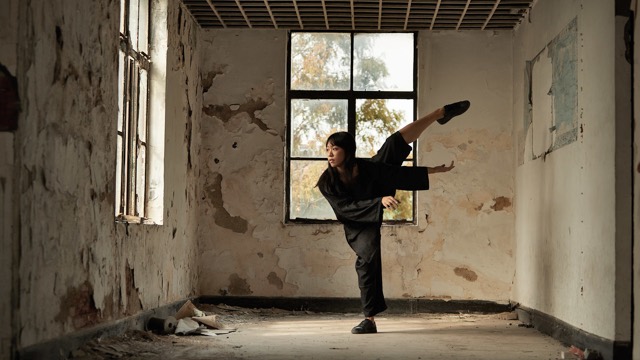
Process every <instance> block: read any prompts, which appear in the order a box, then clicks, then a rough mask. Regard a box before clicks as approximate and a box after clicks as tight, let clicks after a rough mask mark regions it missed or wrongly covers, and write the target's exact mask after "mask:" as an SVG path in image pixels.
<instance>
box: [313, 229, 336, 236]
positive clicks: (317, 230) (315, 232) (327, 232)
mask: <svg viewBox="0 0 640 360" xmlns="http://www.w3.org/2000/svg"><path fill="white" fill-rule="evenodd" d="M320 234H322V235H327V234H331V230H320V229H316V231H314V232H312V233H311V235H313V236H318V235H320Z"/></svg>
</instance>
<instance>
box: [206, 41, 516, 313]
mask: <svg viewBox="0 0 640 360" xmlns="http://www.w3.org/2000/svg"><path fill="white" fill-rule="evenodd" d="M200 45H201V48H200V51H201V54H202V56H203V57H202V67H201V70H202V73H201V76H202V79H203V107H202V117H203V118H202V148H201V149H202V152H201V154H200V156H201V157H200V161H201V166H202V176H201V178H200V184H199V187H200V188H201V189H202V192H201V197H199V201H200V203H199V207H200V209H201V212H200V217H199V221H198V224H199V225H198V234H199V240H200V249H201V251H202V256H201V259H200V275H199V284H200V287H199V292H200V293H201V294H202V295H251V296H285V297H295V296H319V297H321V296H327V297H358V296H359V290H358V287H357V280H356V275H355V271H354V261H355V257H354V255H353V252H352V251H351V249H350V248H349V247H348V245H347V243H346V241H345V239H344V233H343V230H342V227H341V226H340V225H285V224H283V219H284V207H285V204H284V197H285V191H284V186H285V180H284V168H283V166H284V146H285V139H286V129H285V124H286V120H285V109H286V102H285V101H286V98H285V85H286V64H287V54H286V49H287V33H286V32H285V31H268V30H251V31H229V30H223V31H204V32H203V38H202V41H201V42H200ZM511 46H512V42H511V35H510V34H503V35H495V34H489V35H488V34H484V33H480V32H478V33H467V34H429V33H427V32H425V33H421V34H420V44H419V53H420V68H419V72H420V76H421V81H420V82H419V83H420V84H421V88H420V90H419V91H420V98H421V102H420V106H419V112H420V114H425V113H427V111H431V110H433V109H435V108H436V107H439V106H442V105H443V104H445V103H449V102H453V101H456V100H460V99H463V98H468V99H470V100H471V101H472V103H473V105H472V108H471V110H470V111H469V113H468V114H467V115H465V116H464V117H462V118H460V119H457V120H455V121H452V122H451V123H450V125H447V126H446V127H442V128H436V127H434V128H433V131H431V130H429V131H428V132H429V133H428V134H425V135H423V137H422V138H421V140H420V144H419V161H420V163H421V164H425V165H426V164H429V165H439V164H442V163H447V162H450V161H451V160H455V162H456V168H455V169H454V170H453V171H452V172H451V173H450V174H442V175H440V176H438V175H434V176H433V178H432V189H431V190H430V191H427V192H424V193H420V194H419V195H418V217H419V223H418V225H417V226H389V227H384V228H383V244H382V247H383V252H382V254H383V255H382V257H383V267H384V270H383V271H384V276H385V294H386V295H387V296H388V297H390V298H402V297H433V298H446V299H449V298H452V299H482V300H499V301H506V300H508V299H509V298H510V291H511V284H512V280H513V274H514V267H515V265H514V242H513V224H514V215H513V214H514V208H513V202H514V199H513V154H514V152H513V149H512V140H511V133H512V130H511V126H512V124H511V120H510V113H511V92H510V89H511V83H512V78H511V76H512V72H511V68H510V66H511V65H510V64H511V63H512V61H511V52H512V48H511ZM257 59H259V61H257Z"/></svg>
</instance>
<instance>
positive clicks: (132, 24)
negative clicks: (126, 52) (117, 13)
mask: <svg viewBox="0 0 640 360" xmlns="http://www.w3.org/2000/svg"><path fill="white" fill-rule="evenodd" d="M138 1H139V0H129V34H128V35H129V36H131V46H133V49H134V50H138V9H139V7H138Z"/></svg>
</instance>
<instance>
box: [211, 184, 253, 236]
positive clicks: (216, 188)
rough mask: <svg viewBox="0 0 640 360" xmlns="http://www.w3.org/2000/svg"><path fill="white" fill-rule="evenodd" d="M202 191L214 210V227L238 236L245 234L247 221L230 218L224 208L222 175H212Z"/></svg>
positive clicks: (234, 217)
mask: <svg viewBox="0 0 640 360" xmlns="http://www.w3.org/2000/svg"><path fill="white" fill-rule="evenodd" d="M210 181H211V182H210ZM204 191H205V193H206V194H207V197H208V198H209V201H210V203H211V206H213V208H214V209H215V210H216V213H215V215H213V220H214V222H215V223H216V225H218V226H221V227H223V228H225V229H229V230H231V231H233V232H236V233H239V234H244V233H245V232H247V228H248V223H247V220H245V219H243V218H241V217H239V216H231V214H229V212H228V211H227V209H225V208H224V200H223V199H222V174H220V173H214V174H213V177H212V179H211V180H207V184H205V188H204Z"/></svg>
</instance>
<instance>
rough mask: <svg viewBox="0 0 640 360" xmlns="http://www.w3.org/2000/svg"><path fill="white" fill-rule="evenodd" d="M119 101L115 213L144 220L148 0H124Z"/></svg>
mask: <svg viewBox="0 0 640 360" xmlns="http://www.w3.org/2000/svg"><path fill="white" fill-rule="evenodd" d="M121 16H122V18H121V23H120V24H121V25H120V52H119V53H120V66H121V69H120V76H119V78H120V82H121V83H120V84H119V86H120V87H119V89H120V98H121V99H120V101H119V112H118V114H119V115H118V116H119V119H118V129H117V138H118V140H117V160H116V161H117V167H116V171H118V172H119V174H118V177H117V178H118V183H117V184H116V191H117V195H116V196H117V198H116V209H115V210H116V217H117V219H118V220H123V221H128V222H131V221H133V222H141V221H142V220H143V219H144V218H145V214H146V212H147V209H146V204H147V193H148V184H147V181H146V173H147V166H146V163H147V161H146V155H147V151H146V150H147V127H148V116H147V114H148V101H147V100H148V78H149V77H148V73H149V67H150V59H149V56H148V55H147V53H146V52H147V51H148V49H147V48H148V28H149V23H148V18H149V2H148V0H121Z"/></svg>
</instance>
